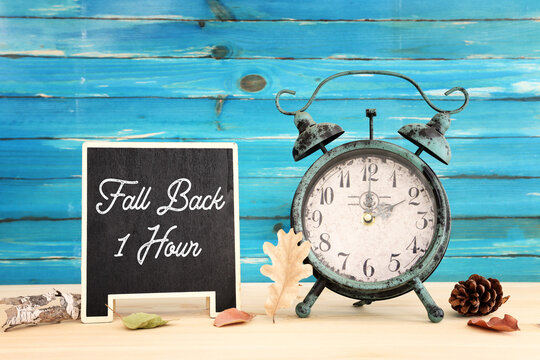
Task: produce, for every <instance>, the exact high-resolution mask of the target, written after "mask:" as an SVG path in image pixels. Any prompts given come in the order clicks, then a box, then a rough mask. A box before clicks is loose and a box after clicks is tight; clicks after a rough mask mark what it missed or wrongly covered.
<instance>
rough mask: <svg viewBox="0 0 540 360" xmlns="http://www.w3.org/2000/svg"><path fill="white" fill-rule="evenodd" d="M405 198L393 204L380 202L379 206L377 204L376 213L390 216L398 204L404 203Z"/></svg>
mask: <svg viewBox="0 0 540 360" xmlns="http://www.w3.org/2000/svg"><path fill="white" fill-rule="evenodd" d="M404 201H405V200H401V201H399V202H397V203H395V204H393V205H391V204H385V203H382V204H379V206H377V211H376V214H377V215H381V216H383V217H388V216H390V214H391V213H392V210H394V207H396V206H398V205H399V204H401V203H403V202H404Z"/></svg>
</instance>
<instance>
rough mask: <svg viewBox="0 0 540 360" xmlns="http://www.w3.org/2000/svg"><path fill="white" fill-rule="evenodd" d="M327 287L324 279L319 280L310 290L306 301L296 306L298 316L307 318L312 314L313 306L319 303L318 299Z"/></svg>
mask: <svg viewBox="0 0 540 360" xmlns="http://www.w3.org/2000/svg"><path fill="white" fill-rule="evenodd" d="M325 287H326V280H324V279H322V278H318V279H317V281H316V282H315V285H313V287H312V288H311V290H309V292H308V294H307V295H306V298H305V299H304V301H302V302H300V303H298V305H296V315H298V317H301V318H306V317H308V316H309V314H310V313H311V307H312V306H313V304H315V301H317V298H318V297H319V295H321V292H322V291H323V290H324V288H325Z"/></svg>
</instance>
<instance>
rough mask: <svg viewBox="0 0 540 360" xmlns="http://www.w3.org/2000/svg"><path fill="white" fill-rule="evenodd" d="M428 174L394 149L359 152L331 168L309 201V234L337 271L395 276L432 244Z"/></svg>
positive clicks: (358, 276) (363, 277)
mask: <svg viewBox="0 0 540 360" xmlns="http://www.w3.org/2000/svg"><path fill="white" fill-rule="evenodd" d="M436 221H437V220H436V204H435V201H434V194H433V191H432V190H431V188H430V186H429V185H428V182H427V180H426V179H425V177H424V176H423V175H422V174H421V173H420V172H419V171H418V170H417V169H416V168H414V167H410V166H408V165H407V164H406V163H404V162H403V161H402V160H400V159H399V158H398V157H396V156H392V154H391V153H388V152H373V151H371V152H367V151H364V152H358V153H357V154H354V155H353V156H352V157H348V158H347V159H344V160H341V161H339V162H337V163H336V164H335V165H332V166H330V167H329V168H328V169H326V170H325V171H324V172H323V173H322V174H321V176H320V177H318V178H317V179H316V180H315V181H314V182H313V186H312V187H311V189H310V190H309V191H308V194H307V196H306V199H305V203H304V212H303V221H302V222H303V225H304V236H305V239H307V240H309V241H310V243H311V247H312V251H313V253H314V254H315V256H316V257H317V258H318V259H319V260H320V261H321V262H322V263H323V264H324V265H325V266H326V267H327V268H329V269H331V270H332V271H334V272H336V273H338V274H340V275H342V276H344V277H347V278H350V279H352V280H356V281H364V282H376V281H383V280H388V279H391V278H394V277H396V276H398V275H400V274H401V273H403V272H404V271H407V270H408V269H410V268H411V267H413V266H414V265H415V264H416V263H417V261H418V260H419V259H421V258H422V256H423V255H424V254H425V252H426V250H427V249H428V248H429V246H430V244H431V242H432V239H433V235H434V231H435V225H436Z"/></svg>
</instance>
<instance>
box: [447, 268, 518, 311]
mask: <svg viewBox="0 0 540 360" xmlns="http://www.w3.org/2000/svg"><path fill="white" fill-rule="evenodd" d="M509 297H510V296H506V297H503V290H502V286H501V283H500V282H499V280H497V279H492V278H489V279H486V278H485V277H483V276H480V275H477V274H474V275H471V276H469V279H468V280H467V281H460V282H459V283H457V284H456V285H454V290H452V293H451V294H450V299H448V302H450V304H451V305H452V309H454V310H456V311H457V312H458V313H460V314H461V315H465V316H482V315H487V314H489V313H492V312H494V311H495V310H497V309H498V308H499V306H501V305H502V304H504V303H505V302H506V300H508V298H509Z"/></svg>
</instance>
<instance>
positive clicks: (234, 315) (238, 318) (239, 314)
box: [214, 308, 253, 327]
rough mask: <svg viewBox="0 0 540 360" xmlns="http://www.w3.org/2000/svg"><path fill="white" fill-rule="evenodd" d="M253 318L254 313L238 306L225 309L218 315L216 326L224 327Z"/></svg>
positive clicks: (215, 321)
mask: <svg viewBox="0 0 540 360" xmlns="http://www.w3.org/2000/svg"><path fill="white" fill-rule="evenodd" d="M251 319H253V315H251V314H249V313H247V312H245V311H241V310H238V309H237V308H230V309H227V310H223V311H222V312H220V313H219V315H218V316H216V319H215V320H214V326H216V327H222V326H226V325H232V324H239V323H245V322H248V321H251Z"/></svg>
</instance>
